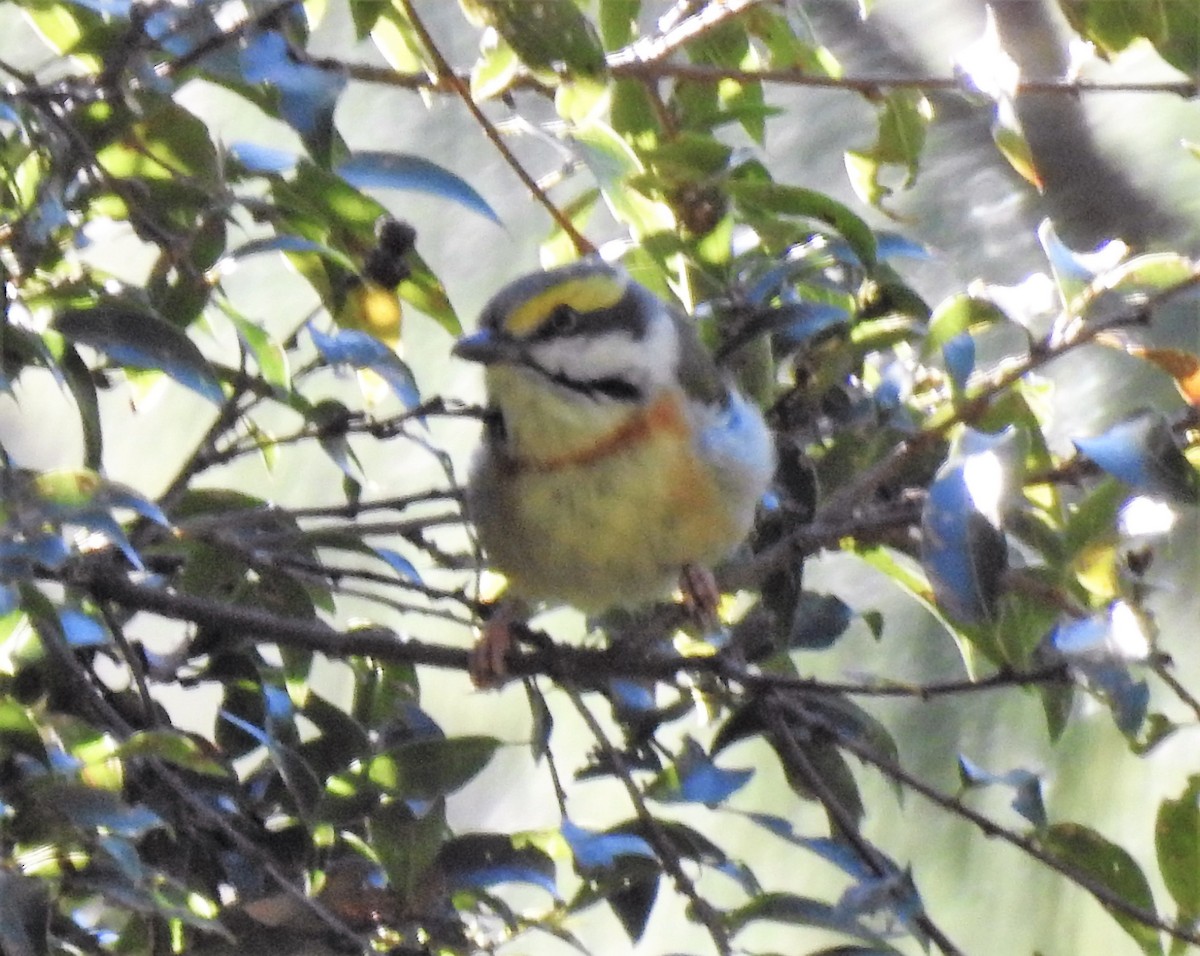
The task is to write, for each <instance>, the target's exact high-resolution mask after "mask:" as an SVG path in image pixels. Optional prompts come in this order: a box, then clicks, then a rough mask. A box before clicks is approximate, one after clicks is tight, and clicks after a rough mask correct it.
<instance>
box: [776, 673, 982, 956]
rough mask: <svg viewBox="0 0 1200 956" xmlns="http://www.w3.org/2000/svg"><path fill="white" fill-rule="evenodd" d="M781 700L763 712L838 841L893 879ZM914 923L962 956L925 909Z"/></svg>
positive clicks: (942, 947) (950, 954)
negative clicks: (789, 720) (786, 714)
mask: <svg viewBox="0 0 1200 956" xmlns="http://www.w3.org/2000/svg"><path fill="white" fill-rule="evenodd" d="M782 700H783V698H781V697H780V696H779V695H778V694H773V695H770V696H768V697H767V698H766V699H765V700H764V701H763V702H762V712H763V713H764V714H765V715H766V717H767V723H768V726H769V727H770V728H771V733H772V735H773V736H774V738H775V739H776V740H777V741H779V744H780V745H781V747H782V748H783V750H784V753H785V755H786V758H787V762H788V763H790V764H791V765H792V766H793V767H795V768H796V769H797V770H798V771H799V772H800V774H801V776H802V777H803V778H804V785H805V786H806V787H808V789H809V790H811V791H812V792H813V794H814V795H815V796H816V797H817V799H818V800H819V801H820V802H821V805H822V806H823V807H824V808H825V812H826V813H828V814H829V816H830V819H832V820H833V821H834V823H836V824H837V829H838V832H837V836H838V838H839V839H842V840H844V841H845V842H847V843H849V844H850V845H851V846H852V847H853V848H854V851H855V853H856V854H857V855H858V857H859V859H860V860H862V861H863V863H864V864H866V866H867V867H868V868H869V869H870V870H871V872H872V873H874V874H875V875H876V876H877V877H879V878H880V879H885V878H887V877H890V876H894V875H895V869H894V867H892V866H891V865H890V864H889V862H888V860H887V858H886V857H885V856H884V855H883V853H881V852H880V851H879V850H878V849H877V848H876V847H875V846H874V845H873V844H872V843H870V842H869V841H868V840H867V839H866V838H865V837H863V835H862V834H861V833H860V832H859V830H858V825H857V823H856V822H855V820H854V817H853V815H852V814H851V813H850V812H849V811H848V810H847V809H846V808H845V807H843V806H842V804H841V801H839V800H838V797H837V794H836V793H834V791H833V789H832V788H831V787H830V786H829V784H827V783H826V782H825V780H824V778H823V777H822V776H821V773H820V771H818V770H817V768H816V766H815V765H814V764H813V762H812V761H811V760H810V759H809V757H808V754H807V753H805V751H804V748H803V747H802V746H801V745H800V742H799V741H798V740H797V739H796V735H795V734H794V733H793V731H792V728H791V727H789V726H788V724H787V721H785V720H784V719H783V716H782V713H781V710H782V708H781V707H780V706H778V705H777V704H776V702H777V701H782ZM915 920H916V923H917V925H918V926H919V927H920V928H921V930H922V931H924V933H925V934H926V935H927V936H928V937H929V938H930V939H931V940H932V941H933V942H934V943H935V944H936V945H937V947H938V949H940V950H941V951H942V952H943V953H945V954H946V956H963V953H962V950H960V949H959V948H958V947H957V946H955V945H954V943H953V942H952V941H951V940H950V937H949V936H947V935H946V934H945V933H944V932H943V931H942V930H941V928H940V927H938V925H937V924H936V923H935V922H934V921H933V919H932V917H930V916H929V914H928V913H926V912H925V910H924V909H923V908H922V909H921V910H920V911H919V912H918V913H917V915H916V917H915Z"/></svg>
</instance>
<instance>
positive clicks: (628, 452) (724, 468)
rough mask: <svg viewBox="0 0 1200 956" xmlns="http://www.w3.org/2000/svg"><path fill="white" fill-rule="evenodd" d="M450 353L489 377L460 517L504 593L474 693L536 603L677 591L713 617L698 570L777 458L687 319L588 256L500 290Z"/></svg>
mask: <svg viewBox="0 0 1200 956" xmlns="http://www.w3.org/2000/svg"><path fill="white" fill-rule="evenodd" d="M453 354H454V355H456V356H457V357H458V358H460V359H465V360H467V361H470V362H475V363H479V364H480V365H482V366H483V368H484V384H485V389H486V393H487V402H486V413H485V415H484V422H485V424H484V428H483V434H482V437H481V440H480V443H479V447H478V448H477V450H476V452H475V454H474V457H473V460H472V463H471V466H470V470H469V474H468V478H467V482H466V486H465V507H466V512H467V516H468V518H469V519H470V520H471V522H472V523H473V525H474V527H475V529H476V534H477V537H478V542H479V544H480V546H481V548H482V550H483V552H484V555H485V557H486V560H487V563H488V565H489V566H490V567H492V568H494V569H496V570H498V571H500V572H501V573H502V574H503V575H504V576H505V578H506V579H507V582H508V591H507V592H506V593H507V598H505V599H503V600H506V601H507V602H508V603H507V604H505V605H504V607H503V608H500V609H499V610H498V611H495V612H493V614H492V615H491V616H490V617H489V618H488V620H487V621H486V622H485V624H484V627H483V631H482V636H481V638H480V640H479V641H478V642H477V644H476V646H475V648H474V650H473V652H472V655H471V666H470V671H471V676H472V679H473V680H474V681H475V683H476V684H477V685H478V686H481V687H489V686H497V685H498V684H499V683H502V682H503V680H504V678H505V676H506V665H505V654H506V652H507V650H508V647H509V645H510V644H511V641H512V636H511V625H512V624H513V623H514V619H515V618H516V617H518V616H520V614H521V613H523V612H524V609H525V608H528V607H530V606H533V605H539V604H540V605H545V604H550V605H555V604H568V605H571V606H573V607H575V608H576V609H577V610H580V611H582V612H584V613H587V614H595V613H599V612H602V611H607V610H611V609H614V608H636V607H639V606H643V605H647V604H650V603H652V602H655V601H658V600H661V599H662V598H664V597H666V596H667V595H668V594H669V593H670V592H671V591H672V590H673V589H674V586H675V584H676V582H681V587H682V589H683V592H684V596H685V599H687V600H689V602H690V603H691V605H692V607H693V609H694V610H696V611H697V614H698V616H700V617H701V618H702V619H703V618H704V617H706V616H707V617H708V618H709V619H710V620H711V619H715V612H716V607H717V604H718V602H719V600H720V592H719V590H718V589H717V587H716V583H715V579H714V578H713V576H712V573H711V571H710V570H708V569H709V568H710V566H711V565H712V564H714V563H715V562H719V561H721V560H722V559H725V558H727V557H728V556H729V555H730V554H731V553H732V552H733V551H734V550H735V549H736V548H737V547H738V546H739V545H740V544H741V543H742V542H743V540H744V539H745V538H746V536H747V534H748V532H749V531H750V528H751V526H752V524H753V521H754V516H755V512H756V508H757V506H758V504H759V502H760V501H761V499H762V498H763V495H764V494H765V492H766V491H767V489H768V487H769V485H770V483H771V480H772V477H773V474H774V470H775V449H774V442H773V439H772V436H771V433H770V431H769V429H768V427H767V424H766V422H765V420H764V418H763V415H762V413H761V412H760V411H759V409H758V407H757V406H756V405H755V404H753V403H752V402H751V401H750V400H749V399H747V398H746V397H745V396H743V395H742V394H741V392H739V391H738V389H737V388H736V387H735V386H734V385H733V384H732V383H731V382H730V381H728V380H727V378H726V377H725V376H724V375H723V374H722V372H721V371H720V370H719V369H718V367H717V365H716V363H715V362H714V360H713V358H712V356H711V355H710V353H709V352H708V350H707V349H706V348H705V347H704V345H703V343H702V342H701V340H700V337H699V334H698V332H697V330H696V328H695V325H694V323H693V321H692V320H691V318H690V317H688V316H687V315H686V314H684V313H683V311H682V310H681V309H679V308H677V307H675V306H672V305H668V303H667V302H666V301H665V300H663V299H662V298H660V297H659V296H657V295H655V294H654V293H653V292H651V291H650V290H649V289H647V288H646V287H645V286H643V285H641V284H639V283H638V282H636V281H634V280H633V279H632V278H631V277H630V276H629V274H628V273H627V272H625V270H623V269H621V268H620V267H619V266H616V265H613V264H610V263H608V262H605V261H604V260H603V259H601V258H599V257H598V256H589V257H586V258H583V259H580V260H577V261H575V262H573V263H570V264H568V265H565V266H559V267H556V268H551V269H548V270H545V271H538V272H533V273H530V274H527V275H524V276H522V277H520V278H518V279H516V280H514V281H512V282H510V283H509V284H508V285H506V286H504V287H503V288H502V289H501V290H500V291H499V292H497V293H496V294H495V295H494V296H493V297H492V299H491V300H490V301H489V302H488V303H487V304H486V305H485V307H484V308H483V311H482V313H481V315H480V319H479V323H478V326H477V330H476V331H475V332H472V333H469V334H467V335H464V336H463V337H461V338H459V339H458V340H457V342H456V343H455V345H454V348H453ZM514 608H520V609H522V610H521V611H520V612H518V611H516V610H514Z"/></svg>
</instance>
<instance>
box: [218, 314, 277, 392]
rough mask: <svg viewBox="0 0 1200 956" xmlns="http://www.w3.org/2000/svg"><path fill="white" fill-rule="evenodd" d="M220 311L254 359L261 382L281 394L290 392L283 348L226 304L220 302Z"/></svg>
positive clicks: (262, 329)
mask: <svg viewBox="0 0 1200 956" xmlns="http://www.w3.org/2000/svg"><path fill="white" fill-rule="evenodd" d="M220 305H221V310H222V311H223V312H224V313H225V314H226V315H227V316H229V320H230V321H231V322H232V323H233V325H234V328H236V329H237V333H238V338H240V339H241V340H242V344H243V345H245V346H246V349H247V351H249V353H250V354H251V355H252V356H253V357H254V361H255V364H257V365H258V371H259V374H261V375H262V377H263V381H264V382H266V383H267V384H268V385H270V386H271V387H272V388H276V389H279V390H280V391H281V392H287V391H290V390H291V387H292V382H291V372H290V370H289V368H288V359H287V352H286V351H285V350H284V348H283V346H282V345H280V344H279V343H278V342H276V341H275V340H274V339H273V338H271V336H270V334H269V333H268V332H267V330H266V329H264V328H263V327H262V326H261V325H260V324H259V323H257V322H252V321H251V320H250V319H247V318H246V317H245V316H243V315H240V314H239V313H237V312H236V311H234V309H233V306H231V305H230V304H229V303H228V302H224V301H221V302H220Z"/></svg>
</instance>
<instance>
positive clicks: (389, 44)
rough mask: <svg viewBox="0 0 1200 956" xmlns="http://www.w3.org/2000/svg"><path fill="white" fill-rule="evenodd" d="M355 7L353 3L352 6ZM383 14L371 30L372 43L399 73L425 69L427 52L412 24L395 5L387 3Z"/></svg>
mask: <svg viewBox="0 0 1200 956" xmlns="http://www.w3.org/2000/svg"><path fill="white" fill-rule="evenodd" d="M351 5H352V6H353V3H352V4H351ZM384 6H385V9H384V11H383V14H382V15H381V16H380V17H379V18H378V19H377V20H376V21H375V25H374V26H373V27H372V28H371V42H372V43H374V44H375V48H376V49H377V50H379V52H380V53H381V54H382V55H383V58H384V59H385V60H386V61H387V63H388V66H390V67H391V68H392V69H393V70H395V71H396V72H397V73H416V72H418V71H420V70H422V69H424V68H425V65H426V64H425V51H424V49H423V48H422V46H421V41H420V39H419V38H418V37H417V35H416V34H415V33H414V32H413V28H412V24H410V23H409V22H408V20H407V19H405V17H404V16H403V15H402V14H401V13H400V11H399V9H398V8H397V5H396V4H395V3H385V5H384Z"/></svg>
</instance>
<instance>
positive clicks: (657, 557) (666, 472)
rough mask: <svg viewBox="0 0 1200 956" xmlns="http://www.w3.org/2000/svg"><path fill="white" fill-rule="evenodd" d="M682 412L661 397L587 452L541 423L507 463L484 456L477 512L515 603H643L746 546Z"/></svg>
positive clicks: (604, 433)
mask: <svg viewBox="0 0 1200 956" xmlns="http://www.w3.org/2000/svg"><path fill="white" fill-rule="evenodd" d="M681 403H682V396H681V395H679V394H675V393H666V394H663V395H662V396H660V397H659V398H658V399H657V400H656V401H655V402H653V403H652V404H650V405H649V406H646V407H644V408H642V409H640V410H636V411H633V412H628V411H627V412H626V414H625V415H624V417H623V418H620V419H619V420H613V421H609V422H607V423H606V427H604V428H603V429H602V430H598V429H594V428H593V429H591V434H590V435H589V436H588V440H584V438H583V432H582V430H581V429H579V428H574V429H571V428H566V429H563V428H562V427H561V426H562V423H559V425H560V429H559V431H560V434H559V435H558V436H556V437H557V440H549V441H548V440H546V439H547V434H546V433H547V431H549V430H552V429H549V428H548V427H546V426H545V420H544V419H543V420H542V421H543V426H544V427H543V429H542V430H540V431H535V432H532V433H530V434H528V435H524V436H510V439H511V438H514V437H515V438H516V439H517V440H516V441H511V442H510V444H509V445H508V446H507V447H508V448H510V449H511V454H510V453H508V452H506V451H501V450H500V449H498V448H496V447H494V446H485V448H484V449H483V451H482V452H481V454H480V456H479V458H478V459H477V462H476V465H475V469H474V472H473V474H472V478H471V483H470V491H471V494H470V500H469V507H470V511H471V514H472V517H473V518H474V521H475V523H476V526H477V528H478V531H479V536H480V540H481V543H482V544H483V546H484V549H485V551H486V552H487V554H488V556H489V560H490V562H491V564H492V565H493V566H495V567H496V568H497V569H498V570H500V571H502V572H503V573H504V574H505V575H506V576H507V577H508V579H509V581H510V584H511V587H512V589H513V591H514V592H515V593H517V594H519V595H521V596H523V597H526V598H528V599H531V600H548V601H565V602H567V603H570V604H572V605H575V606H576V607H578V608H580V609H582V610H585V611H597V610H602V609H605V608H608V607H612V606H614V605H634V604H639V603H644V602H647V601H650V600H654V599H656V598H659V597H662V596H663V595H665V594H666V593H668V592H669V591H670V589H671V588H672V586H673V584H674V582H675V580H676V578H677V576H678V573H679V569H680V568H681V567H682V566H683V565H684V564H688V563H709V562H712V561H715V560H717V559H719V558H721V557H723V556H724V555H725V554H726V553H727V552H728V551H729V550H730V549H731V548H732V547H734V546H735V545H736V544H737V543H738V541H739V539H740V538H741V536H742V535H743V534H744V533H745V528H744V527H742V526H740V524H739V522H738V521H737V520H735V518H734V517H733V516H732V515H730V514H728V513H727V511H726V508H725V505H724V502H723V499H722V495H721V493H720V491H719V488H718V485H717V482H716V478H715V475H714V473H713V470H712V467H711V466H710V465H709V464H708V463H706V462H705V461H704V460H703V459H702V458H701V457H700V456H699V455H698V453H697V448H696V444H695V442H694V441H693V439H692V435H691V428H690V424H689V421H688V419H687V417H686V414H685V411H684V409H683V407H682V404H681ZM564 432H565V434H564ZM522 439H524V440H522Z"/></svg>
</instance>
